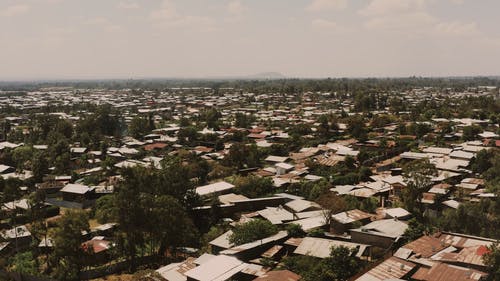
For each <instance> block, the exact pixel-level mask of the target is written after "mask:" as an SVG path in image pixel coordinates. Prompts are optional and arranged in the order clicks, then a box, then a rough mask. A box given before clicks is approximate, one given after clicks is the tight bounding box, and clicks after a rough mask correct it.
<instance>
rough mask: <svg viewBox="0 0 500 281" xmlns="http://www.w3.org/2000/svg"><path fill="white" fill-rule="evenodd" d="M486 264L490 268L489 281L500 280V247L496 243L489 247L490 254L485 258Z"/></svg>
mask: <svg viewBox="0 0 500 281" xmlns="http://www.w3.org/2000/svg"><path fill="white" fill-rule="evenodd" d="M483 260H484V264H485V265H486V266H487V267H488V273H489V276H488V279H487V280H490V281H494V280H500V246H499V244H498V243H494V244H492V245H490V246H489V247H488V253H487V254H485V255H484V256H483Z"/></svg>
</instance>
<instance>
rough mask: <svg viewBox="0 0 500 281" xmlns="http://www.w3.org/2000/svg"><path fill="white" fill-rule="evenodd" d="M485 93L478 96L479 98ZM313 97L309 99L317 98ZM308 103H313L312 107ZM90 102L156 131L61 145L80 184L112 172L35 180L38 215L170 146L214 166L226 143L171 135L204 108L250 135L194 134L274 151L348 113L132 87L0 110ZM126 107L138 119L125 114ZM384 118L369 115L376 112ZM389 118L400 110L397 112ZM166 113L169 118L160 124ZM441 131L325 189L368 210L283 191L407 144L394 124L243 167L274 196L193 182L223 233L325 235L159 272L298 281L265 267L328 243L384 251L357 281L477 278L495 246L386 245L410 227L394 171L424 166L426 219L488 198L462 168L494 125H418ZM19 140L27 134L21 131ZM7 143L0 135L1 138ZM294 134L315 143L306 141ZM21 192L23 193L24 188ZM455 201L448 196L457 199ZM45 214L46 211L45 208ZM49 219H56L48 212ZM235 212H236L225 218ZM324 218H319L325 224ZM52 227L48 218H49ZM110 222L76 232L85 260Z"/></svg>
mask: <svg viewBox="0 0 500 281" xmlns="http://www.w3.org/2000/svg"><path fill="white" fill-rule="evenodd" d="M489 93H490V91H486V90H485V91H484V92H480V93H476V94H478V95H482V94H484V95H487V94H489ZM467 94H470V93H467V92H465V93H452V94H450V97H451V98H461V97H463V96H466V95H467ZM318 95H319V98H318V97H316V96H318ZM403 96H404V97H405V101H406V102H408V103H409V104H416V103H418V102H419V101H421V100H423V99H436V100H437V101H439V99H440V97H439V96H437V95H436V94H435V93H433V92H430V91H426V89H416V90H414V91H411V92H408V93H405V94H404V95H403ZM316 99H319V101H318V100H316ZM325 101H327V102H325ZM84 103H92V104H96V105H100V104H110V105H112V106H113V107H114V108H116V109H119V110H121V111H122V113H123V116H124V119H125V121H126V122H129V121H130V120H132V119H133V117H134V116H136V115H140V114H150V115H151V116H153V120H154V121H155V125H156V129H154V130H152V131H151V132H150V133H149V134H147V135H145V136H144V138H143V139H141V140H138V139H134V138H132V137H130V136H126V137H124V138H123V139H122V140H121V145H119V146H113V147H107V148H106V151H96V150H91V149H88V148H86V147H82V146H81V145H80V144H79V143H74V144H72V145H71V150H70V154H71V157H72V160H75V159H80V158H81V157H82V156H85V159H87V162H88V163H86V165H85V168H81V167H80V168H78V169H75V170H74V171H73V172H74V173H76V174H77V175H78V176H79V177H80V178H84V177H88V176H93V175H101V174H102V173H103V171H104V170H103V169H104V168H103V166H102V165H101V162H102V161H104V160H105V159H104V155H103V153H105V156H106V157H111V158H113V159H114V160H115V162H116V164H114V167H115V168H116V171H117V172H116V174H113V175H110V176H108V177H107V178H106V179H105V180H103V181H101V182H100V183H99V184H97V185H86V184H84V181H82V180H79V181H76V182H75V181H73V180H72V176H71V175H68V174H66V175H53V177H47V178H46V180H45V181H44V182H40V183H36V188H38V189H44V190H45V191H46V193H47V198H46V199H45V203H46V204H47V208H52V209H54V208H55V206H56V207H60V208H88V207H91V206H92V205H93V204H94V203H95V200H96V199H97V198H99V197H100V196H103V195H106V194H110V193H113V191H114V189H113V186H114V185H116V184H117V182H118V181H119V180H120V169H123V168H125V167H134V166H143V167H151V168H153V169H155V168H156V169H160V168H161V163H160V162H161V160H162V159H163V157H164V156H165V153H164V152H165V151H166V149H169V153H172V151H173V152H175V151H176V150H178V149H185V150H189V151H192V152H193V153H195V154H196V155H198V156H200V157H202V158H203V159H206V160H207V161H213V162H217V161H220V160H222V159H224V158H225V157H226V156H227V154H228V153H229V149H230V147H231V146H232V145H233V143H232V142H226V143H224V146H223V148H222V149H216V148H215V147H213V146H210V145H206V146H194V147H192V146H186V145H182V144H181V143H179V139H178V135H177V134H178V132H179V130H181V126H180V125H179V122H178V121H179V120H180V119H182V118H189V117H196V116H199V114H200V112H201V111H202V110H204V109H206V108H217V109H219V110H220V112H221V115H222V117H221V120H222V121H223V122H232V121H231V120H233V119H232V118H233V117H234V115H235V114H236V113H243V114H252V115H253V116H254V117H255V122H254V124H253V125H252V127H251V129H244V128H236V127H234V126H232V127H230V128H224V129H218V130H214V129H212V128H204V129H203V130H199V131H198V133H199V134H201V135H206V134H213V135H216V136H217V137H218V138H220V139H223V138H224V137H225V136H227V135H231V134H234V133H235V132H243V133H244V135H245V136H246V137H247V138H248V139H249V140H250V141H251V142H252V143H255V144H256V145H257V147H259V148H266V147H270V146H271V145H273V144H279V143H284V142H285V141H286V140H289V139H290V138H291V136H290V132H289V131H288V130H287V127H282V128H280V127H277V126H273V124H276V123H278V124H279V123H286V124H290V125H292V124H293V125H296V124H305V125H307V126H308V127H310V128H311V129H312V132H315V131H316V130H317V128H318V126H319V123H318V121H317V117H318V116H321V115H324V114H332V113H333V114H339V113H340V112H346V113H347V114H348V115H349V114H350V115H352V114H353V113H351V110H352V107H353V102H352V99H350V98H346V99H341V98H338V97H337V96H336V95H335V94H334V93H320V94H318V93H306V94H304V95H303V96H302V100H297V97H296V95H292V94H282V93H266V94H253V93H242V92H240V91H236V90H234V89H219V91H218V92H217V93H215V91H214V90H212V89H209V88H174V89H170V90H169V91H168V92H160V93H158V92H153V91H143V92H141V93H140V94H132V91H131V90H120V91H109V90H96V89H93V90H74V89H64V88H59V89H42V90H40V91H36V92H29V93H27V94H25V95H20V96H0V108H6V107H11V108H14V109H16V110H25V111H28V110H38V109H42V108H45V107H47V106H53V107H55V106H59V107H64V106H73V105H75V104H84ZM131 108H134V109H136V110H137V111H134V112H133V111H132V110H130V109H131ZM82 113H83V114H86V113H85V112H84V111H79V112H68V111H65V112H63V111H61V112H53V113H50V114H53V115H57V116H59V117H60V118H63V119H67V120H70V121H71V122H78V120H79V118H80V117H79V116H81V115H80V114H82ZM385 113H388V111H380V112H373V114H375V115H376V114H385ZM398 114H407V113H405V112H399V113H398ZM166 115H168V116H169V117H170V119H168V120H164V119H165V118H164V116H166ZM4 120H8V121H9V125H10V126H11V127H12V129H14V128H16V127H18V128H22V127H23V126H25V125H26V124H28V123H29V116H28V114H19V115H16V116H6V117H5V118H4ZM443 123H450V124H453V128H454V130H452V131H451V132H449V133H447V135H446V136H445V138H446V140H447V141H449V142H448V143H447V144H446V145H443V146H436V145H429V144H428V143H427V144H426V143H424V142H421V143H420V144H419V145H418V146H417V148H416V149H414V150H412V151H404V150H403V151H393V152H394V153H393V155H389V156H387V157H382V158H380V159H376V161H372V162H373V163H372V165H371V167H372V168H371V170H372V171H371V172H372V175H371V176H370V180H366V181H360V182H358V183H355V184H349V185H335V186H332V187H331V189H330V191H329V192H331V193H334V194H337V195H339V196H345V195H350V196H354V197H356V198H358V199H359V200H365V199H367V198H375V199H376V201H377V204H378V206H377V207H378V208H377V209H376V212H373V213H370V212H366V211H362V210H359V209H352V210H348V211H344V212H340V213H333V214H329V213H328V210H326V209H325V208H324V207H322V206H321V205H319V204H318V203H316V202H313V201H309V200H307V199H306V198H304V197H301V196H297V195H294V194H292V193H290V192H286V190H287V187H288V186H290V185H291V184H294V183H300V182H316V181H321V180H326V181H330V180H331V179H330V178H325V177H323V176H319V175H315V174H313V173H311V172H310V169H309V167H308V166H307V163H310V162H312V163H316V164H318V165H323V166H326V167H333V166H335V165H338V164H339V163H341V162H343V161H346V158H354V159H356V157H357V156H358V155H359V153H360V151H361V150H366V149H368V150H370V149H372V150H381V149H388V148H387V147H390V145H388V146H385V147H382V145H381V139H382V138H392V137H393V139H396V138H404V137H407V138H409V139H414V138H415V136H400V135H399V134H398V133H397V132H396V129H397V126H396V125H395V124H387V125H386V126H384V127H383V128H378V130H377V134H374V136H373V137H372V138H370V139H368V140H366V141H358V140H356V139H355V138H352V137H347V136H346V137H345V138H343V139H340V140H337V141H331V142H324V143H321V144H317V145H314V146H307V147H302V148H300V149H299V150H298V151H293V152H290V153H289V154H288V155H286V156H278V155H266V157H264V159H263V162H264V163H265V164H264V165H263V167H261V168H255V169H251V170H250V171H246V172H248V173H250V174H252V175H255V176H258V177H269V178H270V179H271V180H272V183H273V186H274V187H275V188H276V190H281V191H285V192H278V193H276V194H274V195H272V196H269V197H261V198H248V197H246V196H244V195H242V194H238V192H237V191H236V188H235V185H234V184H233V183H231V182H230V180H227V179H224V178H220V179H217V180H214V181H213V182H210V183H209V184H206V185H200V186H197V187H196V189H195V192H196V193H197V194H198V195H199V196H200V197H201V198H204V199H207V200H206V202H208V201H210V200H211V199H212V198H214V196H215V197H217V198H218V202H220V206H219V208H220V212H221V214H222V215H223V216H224V217H225V219H226V221H228V222H230V223H231V224H232V225H236V224H238V223H243V222H248V221H250V220H254V219H262V220H267V221H269V222H271V223H272V224H273V225H278V226H286V225H288V224H292V223H293V224H297V225H299V226H300V227H301V228H302V230H303V231H305V232H306V233H313V232H315V231H316V232H317V230H326V232H325V231H323V232H322V234H321V235H320V237H318V236H306V237H303V238H297V237H290V236H289V234H288V233H287V231H284V230H282V231H279V232H278V233H277V234H274V235H272V236H269V237H267V238H264V239H261V240H258V241H253V242H250V243H246V244H243V245H233V244H232V243H231V242H230V241H229V236H230V235H231V233H232V231H231V230H228V231H227V232H225V233H224V234H222V235H221V236H219V237H217V238H215V239H214V240H212V241H210V243H209V244H210V246H211V247H210V249H211V252H210V253H203V254H202V255H200V256H198V257H188V258H186V259H185V260H184V261H182V262H178V263H172V264H168V265H165V266H162V267H161V268H158V269H157V272H158V273H159V274H160V275H161V276H162V277H163V278H164V279H165V280H169V281H184V280H188V281H191V280H198V281H208V280H268V281H269V280H300V278H301V277H300V275H298V274H296V273H294V272H291V271H289V270H274V271H270V270H269V267H268V264H267V263H266V261H269V260H270V261H273V262H275V263H276V264H279V262H280V259H281V258H282V257H283V256H290V255H304V256H312V257H316V258H326V257H328V256H329V255H330V249H331V248H332V247H334V246H345V247H347V248H350V249H353V250H354V251H353V252H354V255H355V256H356V257H357V258H359V259H360V260H365V261H373V260H374V257H375V256H377V253H380V252H383V253H384V255H383V256H384V258H383V259H382V261H381V262H378V263H376V264H375V265H374V266H373V267H371V268H369V269H367V270H364V272H360V273H359V274H357V275H356V279H355V280H360V281H378V280H380V281H383V280H389V279H390V280H407V279H409V278H412V280H421V281H424V280H429V281H430V280H441V281H448V280H450V281H452V280H457V281H458V280H464V281H465V280H478V281H479V280H483V279H484V278H485V277H486V275H487V273H486V267H485V264H484V262H483V260H482V256H483V255H484V254H485V253H487V251H488V250H487V247H488V246H490V245H492V243H493V242H494V240H491V239H487V238H482V237H473V236H468V235H464V234H459V233H449V232H440V233H438V234H434V235H424V236H422V237H420V238H418V239H417V240H415V241H413V242H410V243H408V244H406V245H403V246H401V247H400V248H398V249H397V250H395V251H394V252H393V251H391V249H393V248H394V245H397V243H398V241H400V239H402V236H403V234H404V233H405V231H406V230H407V228H408V220H409V219H411V218H412V214H411V213H409V212H408V211H407V210H405V209H403V208H401V207H395V205H396V202H399V201H400V196H401V193H402V192H403V190H404V189H405V187H406V186H407V182H406V180H405V178H404V176H403V175H402V171H401V168H399V167H400V166H401V165H402V164H404V163H407V162H410V161H414V160H418V159H428V160H429V161H430V163H431V164H433V165H434V166H435V168H436V169H437V171H438V173H437V175H435V176H434V177H433V178H432V179H431V181H432V185H431V186H429V187H428V190H427V191H426V192H425V193H424V194H423V198H422V201H421V202H422V203H423V204H425V206H426V214H428V215H430V216H439V215H440V214H441V212H443V210H445V209H447V208H453V209H457V208H458V207H459V206H460V204H463V203H464V202H465V201H470V202H477V201H479V200H480V199H481V198H493V197H495V196H496V194H494V193H490V192H488V191H487V190H486V189H485V183H484V180H483V179H481V178H479V175H475V174H474V173H473V172H472V171H471V167H470V164H471V161H472V160H473V159H474V158H475V156H476V155H477V153H479V152H480V151H482V150H488V149H495V147H498V146H500V140H499V136H498V135H497V133H496V132H497V131H495V130H498V128H495V127H492V126H491V125H490V123H489V122H488V120H479V119H471V118H462V119H460V118H450V119H445V118H435V119H432V120H431V121H428V125H429V126H430V127H431V128H432V130H433V131H438V130H439V127H440V125H441V124H443ZM337 125H338V128H339V130H338V131H339V134H341V135H342V134H345V130H346V126H347V125H346V124H342V123H339V124H337ZM470 125H477V126H480V127H482V128H483V130H482V132H481V133H479V134H477V135H476V136H474V137H475V139H474V140H471V141H463V142H462V141H458V140H459V139H460V138H461V137H462V131H461V129H462V128H463V127H465V126H470ZM24 132H25V133H26V134H28V133H29V132H28V131H27V130H25V131H24ZM4 137H5V136H4ZM303 137H304V138H314V136H312V135H305V136H303ZM23 145H24V144H23V143H22V142H17V143H14V142H9V141H7V140H4V141H2V142H0V152H1V151H2V150H4V149H16V148H18V147H21V146H23ZM33 148H34V149H38V150H46V149H47V145H44V144H39V145H34V146H33ZM0 176H1V177H2V178H4V179H8V178H17V179H19V180H21V181H26V180H29V179H30V178H31V177H33V173H32V171H28V170H19V169H16V168H15V167H12V166H8V165H4V164H2V163H0ZM22 192H23V194H24V195H27V194H28V192H29V190H28V189H27V188H26V187H24V188H23V190H22ZM457 192H460V194H463V195H464V196H461V197H460V198H457V196H456V193H457ZM212 207H213V206H209V205H208V204H207V205H206V206H201V207H197V208H196V210H195V211H196V212H199V213H200V214H203V213H206V212H209V211H210V208H212ZM29 208H30V206H29V202H28V200H27V199H26V196H24V197H23V198H19V199H18V200H14V201H12V202H8V203H5V204H4V206H2V209H4V211H6V212H9V210H14V209H17V210H21V211H22V212H23V211H27V210H28V209H29ZM54 210H55V209H54ZM55 212H56V213H54V214H53V215H54V217H55V216H57V215H59V211H58V210H56V211H55ZM236 214H240V215H239V216H238V217H235V216H236ZM326 214H328V216H326ZM49 220H50V219H49ZM114 227H115V224H106V225H97V226H95V227H93V228H92V230H91V231H90V232H89V233H84V234H82V235H84V236H85V238H86V241H85V242H84V243H83V244H82V247H84V248H85V249H91V250H89V251H90V252H92V253H93V254H94V255H95V257H96V260H102V261H105V260H106V252H107V251H109V249H111V248H112V247H113V245H114V242H113V241H112V239H110V238H111V237H112V235H111V233H112V231H113V228H114ZM1 236H2V238H3V239H2V242H0V253H9V252H12V250H13V249H18V248H22V247H27V246H29V244H30V243H31V233H30V230H29V225H23V224H20V225H15V226H12V228H8V229H5V230H4V231H2V232H1ZM39 247H40V249H44V250H50V249H51V248H52V247H53V241H52V240H51V238H50V237H46V238H45V239H44V240H43V241H42V242H41V243H40V244H39Z"/></svg>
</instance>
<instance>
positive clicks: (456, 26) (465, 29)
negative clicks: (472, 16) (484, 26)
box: [435, 21, 480, 36]
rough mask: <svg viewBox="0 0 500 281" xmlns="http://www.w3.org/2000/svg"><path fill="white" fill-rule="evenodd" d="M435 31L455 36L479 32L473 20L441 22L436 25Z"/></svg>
mask: <svg viewBox="0 0 500 281" xmlns="http://www.w3.org/2000/svg"><path fill="white" fill-rule="evenodd" d="M435 30H436V32H438V33H440V34H448V35H455V36H470V35H478V34H479V33H480V32H479V30H478V28H477V24H476V23H475V22H469V23H462V22H459V21H453V22H441V23H439V24H437V25H436V28H435Z"/></svg>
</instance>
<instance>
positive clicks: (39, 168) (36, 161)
mask: <svg viewBox="0 0 500 281" xmlns="http://www.w3.org/2000/svg"><path fill="white" fill-rule="evenodd" d="M31 171H32V172H33V177H34V179H35V181H36V182H41V181H42V180H43V176H44V175H45V174H47V173H48V172H49V162H48V160H47V156H46V155H45V153H42V152H40V153H36V154H35V156H34V157H33V160H32V161H31Z"/></svg>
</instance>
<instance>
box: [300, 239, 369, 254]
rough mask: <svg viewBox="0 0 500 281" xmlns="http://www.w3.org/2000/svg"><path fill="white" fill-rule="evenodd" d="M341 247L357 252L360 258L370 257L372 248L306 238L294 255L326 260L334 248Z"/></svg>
mask: <svg viewBox="0 0 500 281" xmlns="http://www.w3.org/2000/svg"><path fill="white" fill-rule="evenodd" d="M341 246H342V247H347V248H349V249H351V250H355V252H356V254H355V256H356V257H358V258H360V257H362V256H368V255H369V253H368V252H369V250H368V251H367V249H369V248H370V246H369V245H364V244H358V243H352V242H347V241H340V240H331V239H325V238H317V237H304V239H302V241H301V242H300V244H299V246H298V247H297V248H296V249H295V251H294V252H293V253H294V254H296V255H304V256H312V257H317V258H322V259H324V258H327V257H329V256H330V252H331V249H332V247H341Z"/></svg>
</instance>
